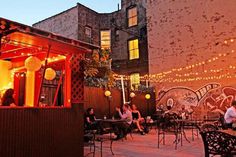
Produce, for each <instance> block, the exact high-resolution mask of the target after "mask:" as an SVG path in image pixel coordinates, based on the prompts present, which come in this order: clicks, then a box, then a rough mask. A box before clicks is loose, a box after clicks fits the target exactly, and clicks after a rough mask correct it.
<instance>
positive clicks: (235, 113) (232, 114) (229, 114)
mask: <svg viewBox="0 0 236 157" xmlns="http://www.w3.org/2000/svg"><path fill="white" fill-rule="evenodd" d="M224 119H225V123H226V127H227V128H232V126H233V123H236V101H233V102H232V106H231V107H230V108H228V109H227V111H226V113H225V115H224Z"/></svg>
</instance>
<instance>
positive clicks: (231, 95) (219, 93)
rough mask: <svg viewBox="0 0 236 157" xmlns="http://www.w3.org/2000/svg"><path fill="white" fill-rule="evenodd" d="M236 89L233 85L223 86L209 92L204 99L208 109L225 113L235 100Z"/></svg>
mask: <svg viewBox="0 0 236 157" xmlns="http://www.w3.org/2000/svg"><path fill="white" fill-rule="evenodd" d="M235 96H236V89H235V88H233V87H222V88H219V89H217V90H213V91H211V92H209V93H208V95H207V96H206V98H205V100H204V101H203V104H204V106H205V107H206V109H207V110H209V111H212V112H219V113H221V114H224V113H225V111H226V110H227V108H229V107H230V106H231V102H232V101H233V100H235Z"/></svg>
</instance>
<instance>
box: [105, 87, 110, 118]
mask: <svg viewBox="0 0 236 157" xmlns="http://www.w3.org/2000/svg"><path fill="white" fill-rule="evenodd" d="M104 94H105V96H106V97H107V101H108V111H109V113H108V116H109V118H111V100H110V99H111V91H109V90H106V91H105V93H104Z"/></svg>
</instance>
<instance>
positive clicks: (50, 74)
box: [44, 68, 56, 81]
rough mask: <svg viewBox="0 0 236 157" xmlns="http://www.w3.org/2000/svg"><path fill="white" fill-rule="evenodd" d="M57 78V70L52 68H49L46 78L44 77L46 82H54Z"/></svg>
mask: <svg viewBox="0 0 236 157" xmlns="http://www.w3.org/2000/svg"><path fill="white" fill-rule="evenodd" d="M55 77H56V72H55V70H53V69H52V68H47V69H46V71H45V76H44V78H45V79H46V80H49V81H51V80H53V79H54V78H55Z"/></svg>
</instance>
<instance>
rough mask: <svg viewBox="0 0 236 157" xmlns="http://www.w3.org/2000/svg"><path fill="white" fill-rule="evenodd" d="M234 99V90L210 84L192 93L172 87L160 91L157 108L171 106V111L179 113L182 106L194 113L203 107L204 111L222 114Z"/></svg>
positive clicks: (235, 93) (190, 90) (191, 91)
mask: <svg viewBox="0 0 236 157" xmlns="http://www.w3.org/2000/svg"><path fill="white" fill-rule="evenodd" d="M235 99H236V88H233V87H221V85H220V84H217V83H210V84H207V85H205V86H203V87H201V88H200V89H198V90H196V91H194V90H192V89H190V88H187V87H173V88H170V89H168V90H166V91H165V90H162V91H160V92H159V94H158V99H157V107H158V106H164V108H166V106H172V110H175V111H180V110H181V107H182V106H183V105H184V106H185V109H186V110H189V111H194V110H196V109H197V108H199V107H203V108H204V109H205V111H210V112H218V113H221V114H224V113H225V111H226V110H227V108H229V107H230V106H231V103H232V101H233V100H235Z"/></svg>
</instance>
